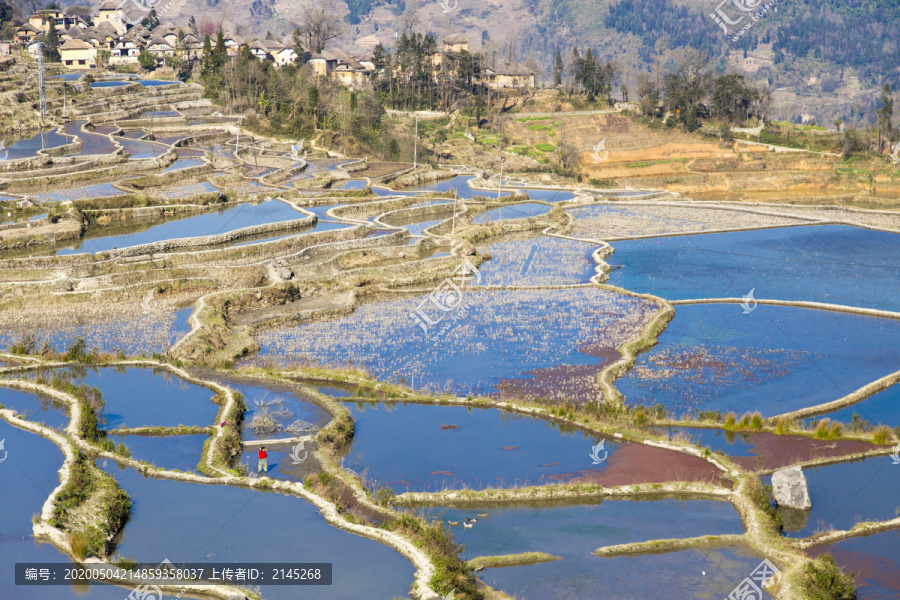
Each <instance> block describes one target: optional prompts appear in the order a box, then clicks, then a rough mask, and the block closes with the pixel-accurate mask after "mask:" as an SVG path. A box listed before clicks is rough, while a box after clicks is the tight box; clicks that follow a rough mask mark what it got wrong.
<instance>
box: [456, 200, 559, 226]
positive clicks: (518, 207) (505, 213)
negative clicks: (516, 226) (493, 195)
mask: <svg viewBox="0 0 900 600" xmlns="http://www.w3.org/2000/svg"><path fill="white" fill-rule="evenodd" d="M548 212H550V207H549V206H547V205H546V204H539V203H537V202H521V203H519V204H510V205H509V206H504V207H500V208H494V209H492V210H489V211H486V212H483V213H481V214H480V215H477V216H476V217H475V218H474V219H472V222H473V223H491V222H493V221H501V220H503V219H527V218H530V217H539V216H541V215H544V214H547V213H548Z"/></svg>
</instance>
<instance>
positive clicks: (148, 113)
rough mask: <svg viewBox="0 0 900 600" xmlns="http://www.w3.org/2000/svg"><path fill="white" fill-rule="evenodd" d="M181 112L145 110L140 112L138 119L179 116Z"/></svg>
mask: <svg viewBox="0 0 900 600" xmlns="http://www.w3.org/2000/svg"><path fill="white" fill-rule="evenodd" d="M180 116H181V113H180V112H178V111H177V110H147V111H144V112H142V113H141V116H140V117H138V118H139V119H149V118H151V117H153V118H155V117H180Z"/></svg>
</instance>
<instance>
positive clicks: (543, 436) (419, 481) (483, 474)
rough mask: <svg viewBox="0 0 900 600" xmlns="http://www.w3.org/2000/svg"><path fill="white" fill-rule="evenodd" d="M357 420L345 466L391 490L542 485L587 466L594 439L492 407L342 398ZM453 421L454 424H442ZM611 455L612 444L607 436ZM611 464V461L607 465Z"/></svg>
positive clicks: (592, 468) (604, 467)
mask: <svg viewBox="0 0 900 600" xmlns="http://www.w3.org/2000/svg"><path fill="white" fill-rule="evenodd" d="M345 406H346V407H347V408H348V409H350V411H351V414H352V416H353V419H354V421H355V422H356V432H355V435H354V437H353V442H352V446H351V448H350V451H349V453H348V454H347V456H346V458H345V459H344V465H345V466H347V467H350V468H352V469H353V470H355V471H358V472H361V471H363V470H364V469H366V470H367V476H368V478H369V479H370V480H372V481H373V482H374V483H373V485H374V486H375V487H379V486H381V485H387V486H390V487H391V488H392V489H393V490H394V491H395V492H396V493H398V494H400V493H403V492H407V491H438V490H442V489H453V488H460V487H468V488H472V489H483V488H490V487H510V486H516V485H543V484H547V483H554V482H558V481H560V480H565V479H568V478H570V477H571V476H575V475H576V474H577V472H578V471H582V470H585V469H591V470H595V469H596V470H597V471H598V472H599V471H603V470H605V469H607V468H608V465H607V464H605V463H604V464H603V465H601V466H599V467H594V466H592V461H591V460H590V457H589V454H590V451H591V447H592V446H593V445H594V444H596V443H597V442H598V441H599V440H600V439H601V438H599V437H597V436H594V435H590V434H587V433H585V432H583V431H580V430H572V429H567V430H566V431H561V430H559V429H558V426H557V424H555V423H552V422H548V421H543V420H540V419H531V418H527V417H522V416H519V415H516V414H514V413H508V412H504V411H501V410H499V409H496V408H492V409H477V408H476V409H472V408H467V407H461V406H430V405H423V404H394V403H379V404H369V403H361V402H360V403H354V402H346V403H345ZM442 425H447V426H451V425H456V426H457V427H458V428H457V429H442V428H441V426H442ZM605 447H606V449H607V451H609V453H610V455H614V454H615V452H616V449H617V448H618V444H616V443H614V442H610V441H607V443H606V446H605ZM613 468H614V467H613Z"/></svg>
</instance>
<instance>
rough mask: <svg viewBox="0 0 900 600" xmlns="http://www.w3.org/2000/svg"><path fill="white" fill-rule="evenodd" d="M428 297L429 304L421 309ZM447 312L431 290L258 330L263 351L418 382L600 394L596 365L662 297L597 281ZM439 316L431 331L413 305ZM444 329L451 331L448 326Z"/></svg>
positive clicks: (470, 296)
mask: <svg viewBox="0 0 900 600" xmlns="http://www.w3.org/2000/svg"><path fill="white" fill-rule="evenodd" d="M420 306H421V308H419V307H420ZM455 306H457V308H456V309H454V310H452V311H449V312H442V311H441V310H440V308H439V307H437V306H436V305H435V303H434V302H433V301H432V300H429V299H428V297H425V296H420V297H414V298H408V297H407V298H403V299H399V300H389V301H384V302H377V303H367V304H364V305H362V306H360V307H359V308H358V309H357V310H356V311H355V312H354V313H353V314H352V315H350V316H347V317H346V318H343V319H339V320H332V321H320V322H316V323H310V324H303V325H299V326H297V327H292V328H285V329H278V330H273V331H267V332H265V333H261V334H259V335H258V336H257V340H258V341H259V343H260V345H261V347H262V350H261V352H260V354H262V355H265V354H274V353H284V354H286V355H287V356H288V357H292V358H294V357H297V356H303V358H304V360H315V361H321V362H324V363H328V364H330V363H340V364H345V363H346V361H347V360H348V359H350V360H352V361H353V363H354V364H356V365H360V366H363V367H364V368H366V369H368V370H369V372H370V373H371V374H372V375H374V376H376V377H379V378H383V379H391V380H396V379H398V378H404V379H405V380H406V381H407V382H409V383H411V384H413V385H414V387H416V388H417V389H419V388H423V387H426V386H427V387H428V388H429V389H444V388H445V387H449V389H451V390H453V391H454V392H455V393H458V394H467V393H473V394H479V393H495V392H497V391H498V390H499V389H500V388H503V389H506V390H513V391H514V392H515V393H521V394H522V395H523V396H529V395H532V394H535V395H542V396H543V397H545V398H548V399H550V398H563V397H565V398H566V399H567V400H571V401H577V402H580V401H587V400H589V399H591V400H596V398H597V395H596V394H597V388H596V374H597V373H598V372H599V371H600V370H602V367H603V365H604V364H606V363H607V361H608V360H609V359H610V358H612V357H618V353H617V352H616V351H615V348H617V347H619V346H620V345H621V344H622V343H624V341H625V340H626V339H629V338H631V337H633V336H634V335H636V333H637V332H638V331H639V329H640V327H641V326H642V325H643V323H644V322H645V321H646V319H648V318H649V315H650V314H653V313H655V312H656V305H655V304H651V303H649V302H647V301H645V300H642V299H636V298H632V297H628V296H620V295H618V294H614V293H611V292H606V291H602V290H598V289H594V288H583V289H563V290H528V291H496V292H486V291H483V292H468V291H465V292H463V296H462V300H461V301H460V303H459V304H455ZM417 310H421V311H422V312H423V313H424V314H425V317H426V318H428V319H429V320H431V321H432V322H434V321H437V320H438V319H441V318H442V317H443V318H442V319H441V320H440V321H439V322H438V323H437V324H436V325H432V326H431V327H430V330H429V333H428V335H427V336H426V335H425V333H423V330H422V328H421V327H420V326H419V325H417V324H416V321H415V320H414V318H413V317H411V316H410V314H413V313H416V311H417ZM442 331H443V333H442Z"/></svg>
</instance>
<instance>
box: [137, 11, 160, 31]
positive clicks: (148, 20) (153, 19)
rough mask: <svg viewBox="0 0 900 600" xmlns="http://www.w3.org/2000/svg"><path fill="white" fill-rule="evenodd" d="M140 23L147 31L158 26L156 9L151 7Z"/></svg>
mask: <svg viewBox="0 0 900 600" xmlns="http://www.w3.org/2000/svg"><path fill="white" fill-rule="evenodd" d="M141 25H142V26H143V27H144V29H146V30H147V31H153V30H154V29H156V28H157V27H159V17H157V16H156V9H155V8H151V9H150V12H149V13H147V16H146V17H144V19H143V20H142V21H141Z"/></svg>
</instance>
